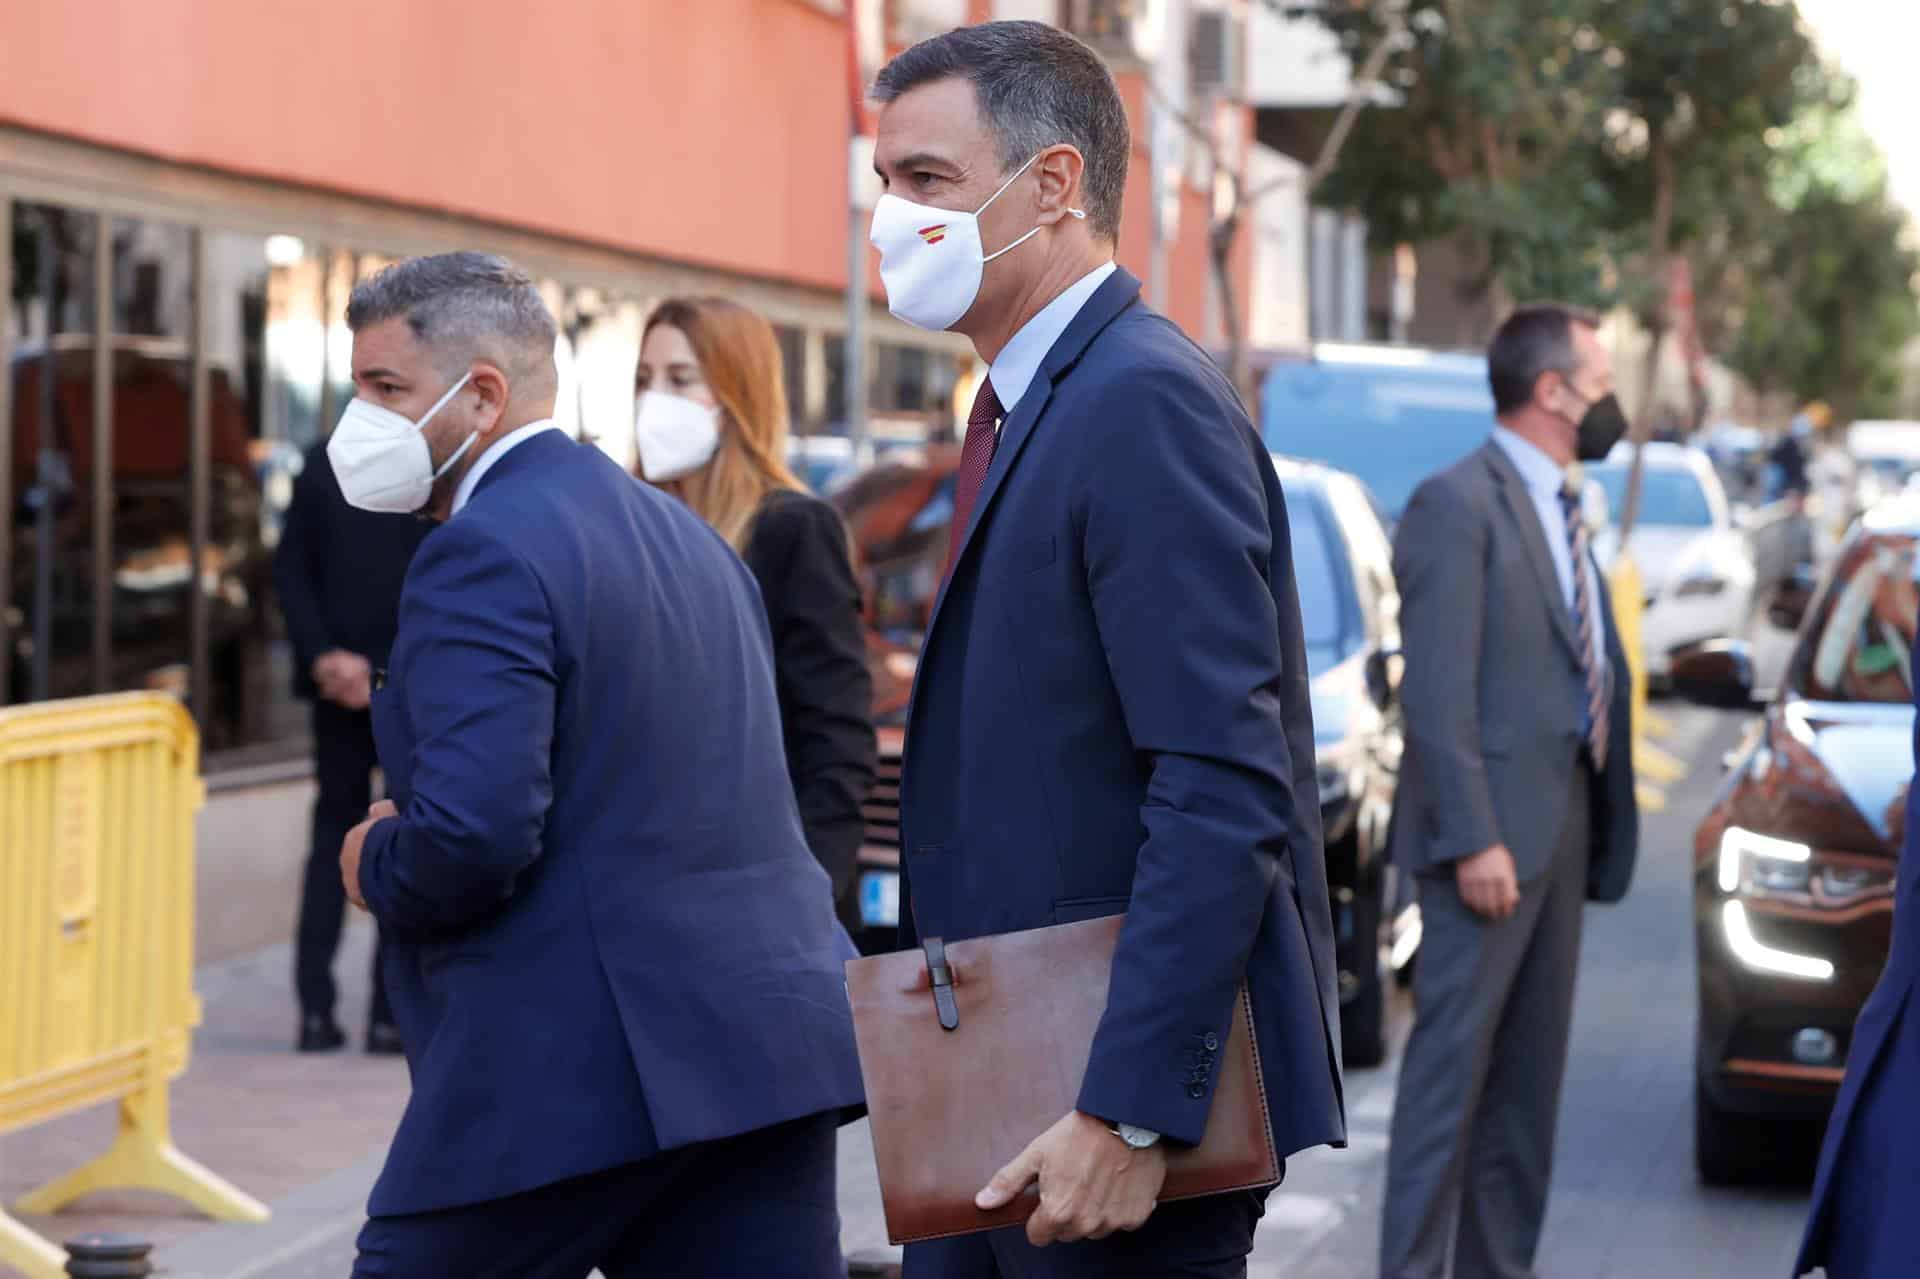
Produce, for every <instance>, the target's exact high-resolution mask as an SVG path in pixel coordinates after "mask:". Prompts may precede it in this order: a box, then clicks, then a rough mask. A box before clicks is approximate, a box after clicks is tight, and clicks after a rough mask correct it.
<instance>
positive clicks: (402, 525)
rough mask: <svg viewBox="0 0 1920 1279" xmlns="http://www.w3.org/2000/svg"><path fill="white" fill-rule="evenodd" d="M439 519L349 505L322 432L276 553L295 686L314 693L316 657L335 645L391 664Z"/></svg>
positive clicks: (377, 662) (297, 487)
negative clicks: (404, 603)
mask: <svg viewBox="0 0 1920 1279" xmlns="http://www.w3.org/2000/svg"><path fill="white" fill-rule="evenodd" d="M433 527H434V526H433V525H432V524H431V523H430V522H428V521H426V520H422V519H416V518H414V517H413V516H411V515H376V514H374V513H372V512H370V511H363V510H360V509H359V508H358V507H354V506H349V505H348V504H347V499H346V497H345V496H344V495H343V494H342V493H341V492H340V484H339V481H337V480H335V479H334V477H333V464H332V463H331V462H329V461H328V460H327V446H326V442H325V441H324V440H323V441H321V442H320V443H319V444H316V445H314V446H313V447H312V448H311V449H309V450H308V451H307V461H306V466H305V468H304V469H303V470H301V472H300V478H299V479H297V480H295V481H294V482H293V503H292V505H291V506H289V507H288V509H287V522H286V526H285V527H284V528H283V529H281V531H280V546H279V549H278V550H276V551H275V552H274V557H273V583H274V588H275V589H276V590H277V591H278V592H279V594H280V612H281V614H282V615H283V616H284V617H285V618H286V620H287V635H288V638H289V639H291V640H292V641H293V691H294V695H295V696H296V697H304V698H309V699H310V698H312V697H313V696H314V695H315V692H316V690H315V689H314V686H313V676H312V674H311V672H312V670H313V662H314V659H315V658H317V657H319V656H320V655H321V654H322V653H326V652H330V651H332V650H333V649H336V648H338V649H345V650H346V651H347V652H349V653H358V654H360V655H361V656H362V657H364V658H366V659H367V660H368V661H370V662H372V663H373V664H374V666H376V667H380V666H385V665H386V664H387V654H388V653H389V652H390V651H392V649H393V635H394V632H395V630H397V629H398V628H399V625H400V587H401V584H402V583H403V582H405V581H406V578H407V565H408V564H410V563H412V562H413V553H414V551H415V550H417V549H418V548H419V546H420V542H421V539H423V538H425V537H426V535H427V534H428V533H429V532H431V531H432V530H433Z"/></svg>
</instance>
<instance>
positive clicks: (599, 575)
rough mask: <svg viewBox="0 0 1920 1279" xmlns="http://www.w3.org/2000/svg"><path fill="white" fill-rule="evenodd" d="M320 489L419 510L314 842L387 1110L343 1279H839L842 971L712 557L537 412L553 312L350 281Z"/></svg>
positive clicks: (754, 656) (506, 297)
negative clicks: (380, 967)
mask: <svg viewBox="0 0 1920 1279" xmlns="http://www.w3.org/2000/svg"><path fill="white" fill-rule="evenodd" d="M347 322H348V325H349V327H350V328H351V329H352V330H353V332H354V347H353V366H354V383H355V387H356V389H357V392H358V398H356V400H355V401H354V403H353V404H352V405H351V406H349V408H348V410H347V413H346V414H345V416H344V417H343V419H342V421H341V424H340V426H339V428H338V429H337V430H336V431H335V432H334V435H333V438H332V441H331V443H330V445H329V455H330V457H331V459H332V461H333V464H334V470H335V472H336V474H337V475H338V476H339V479H340V484H341V488H342V491H343V492H344V493H345V494H346V496H347V498H348V500H349V501H352V502H354V503H355V505H358V506H361V507H364V508H368V509H375V510H402V509H411V508H416V507H421V508H424V509H425V511H426V512H427V513H428V514H429V515H431V516H433V517H434V518H436V519H440V520H443V521H445V522H444V524H443V525H442V527H441V528H440V529H439V530H438V531H436V532H435V533H434V535H433V536H432V537H431V538H429V539H428V540H427V542H426V543H425V545H424V546H423V547H422V549H421V552H420V554H419V555H418V556H417V557H416V558H415V560H414V562H413V566H412V568H411V570H410V571H409V573H408V575H407V582H406V587H405V591H404V594H403V595H402V599H401V607H400V633H399V637H398V639H397V641H396V643H395V646H394V652H393V658H392V661H391V664H390V667H389V669H388V670H387V672H386V673H385V678H384V681H383V687H381V688H380V689H379V690H378V691H376V692H375V693H374V697H373V717H374V732H375V736H376V738H377V740H378V744H379V750H380V761H381V764H382V766H383V767H384V768H385V770H386V774H387V778H388V783H389V790H390V793H391V795H392V802H391V803H390V804H388V803H383V804H380V805H376V806H375V808H374V810H373V812H372V814H371V815H370V818H369V821H367V822H366V823H363V824H362V825H360V826H358V827H356V828H355V829H354V830H353V832H352V833H351V834H350V835H349V836H348V838H347V840H346V843H345V845H344V846H343V848H342V850H341V869H342V874H343V878H344V880H345V882H346V887H347V892H348V895H349V897H351V898H352V899H353V900H355V901H356V902H357V903H360V904H363V905H364V906H365V907H366V908H367V909H368V910H370V911H371V912H372V913H373V915H374V917H375V918H376V919H378V920H379V922H380V925H381V928H382V930H383V932H384V933H385V935H386V937H387V938H388V954H387V963H386V978H387V990H388V993H389V996H390V998H391V1000H392V1002H393V1008H394V1013H395V1016H396V1018H397V1020H398V1022H399V1025H400V1031H401V1036H402V1039H403V1041H404V1043H405V1046H406V1053H407V1061H408V1065H409V1067H410V1068H411V1070H412V1074H413V1085H414V1087H413V1096H412V1099H411V1101H410V1102H409V1104H408V1106H407V1111H406V1114H405V1116H404V1117H403V1118H402V1120H401V1123H400V1130H399V1132H398V1133H397V1134H396V1136H395V1137H394V1141H393V1147H392V1150H391V1152H390V1153H389V1155H388V1158H387V1165H386V1169H385V1171H384V1172H383V1173H382V1175H381V1177H380V1180H379V1182H378V1184H377V1185H376V1186H375V1187H374V1190H373V1196H372V1201H371V1203H370V1205H369V1212H370V1214H371V1217H372V1220H371V1221H369V1222H368V1224H367V1226H366V1228H365V1230H364V1231H363V1232H362V1234H361V1237H360V1259H359V1263H358V1266H357V1267H356V1269H355V1272H354V1273H355V1274H356V1275H404V1276H423V1277H424V1276H443V1275H460V1276H463V1277H466V1276H493V1275H498V1276H509V1275H511V1276H554V1277H555V1279H560V1277H566V1279H575V1277H577V1276H584V1275H585V1274H587V1273H588V1272H589V1271H590V1270H591V1269H593V1268H594V1267H596V1266H597V1267H598V1268H599V1269H600V1270H601V1271H602V1272H603V1273H604V1274H605V1275H607V1276H608V1277H609V1279H621V1277H622V1276H640V1275H669V1274H695V1273H698V1274H717V1275H743V1276H744V1275H768V1274H779V1275H793V1276H801V1277H803V1279H827V1277H828V1276H835V1277H836V1279H839V1277H840V1276H844V1274H845V1269H844V1267H843V1266H842V1264H841V1261H840V1254H839V1244H838V1219H837V1215H836V1211H835V1204H834V1191H835V1175H834V1151H835V1129H836V1128H837V1126H838V1122H839V1117H840V1115H841V1113H842V1112H843V1110H844V1109H845V1108H847V1107H849V1106H850V1105H855V1104H857V1103H858V1102H859V1099H860V1086H859V1076H858V1066H857V1062H856V1059H855V1054H854V1049H853V1040H852V1024H851V1018H850V1016H849V1013H848V1010H847V1003H846V995H845V987H844V975H843V971H842V964H843V963H844V962H845V960H846V959H847V958H848V957H850V956H851V955H852V953H853V950H852V946H851V945H850V943H849V942H848V941H847V939H846V935H845V933H844V932H843V931H842V930H841V928H840V926H839V924H838V922H837V920H836V919H835V917H834V909H833V900H832V893H831V891H830V889H829V887H828V883H827V878H826V874H825V872H824V871H822V870H821V869H820V867H819V864H818V863H817V862H815V861H814V859H813V857H812V855H811V854H810V853H809V852H808V851H807V845H806V842H805V839H804V837H803V836H802V834H801V828H800V821H799V816H798V813H797V811H796V809H795V807H794V801H793V790H792V787H791V786H790V785H789V784H788V782H787V774H786V763H785V758H784V755H783V753H782V748H781V736H780V715H779V708H778V703H777V701H776V699H775V696H774V684H773V667H772V659H771V656H770V641H769V638H768V634H767V625H766V617H765V613H764V611H763V610H762V608H761V607H760V601H759V598H758V596H757V594H756V591H755V588H754V585H753V579H752V577H751V576H750V575H749V573H748V572H747V570H746V568H745V567H744V566H743V565H742V564H741V563H740V561H739V560H738V559H736V558H735V557H734V556H733V554H732V553H731V552H729V551H728V549H727V548H726V546H725V544H724V543H723V542H722V541H721V540H720V539H719V537H718V536H717V535H715V534H714V533H713V532H712V531H711V530H710V529H708V528H707V527H706V525H705V524H703V523H702V522H701V521H700V520H699V519H698V518H696V517H695V516H693V515H690V514H689V513H688V512H687V511H686V509H685V508H684V507H683V506H682V505H681V504H680V503H678V502H676V501H674V500H672V499H671V498H668V497H665V496H663V495H662V494H660V493H658V492H656V491H654V490H652V489H650V488H648V487H647V486H645V485H642V484H638V483H635V482H634V481H633V480H632V479H631V478H630V477H629V476H628V475H626V474H625V473H624V472H623V471H622V470H621V469H620V468H619V467H618V466H617V465H615V464H614V463H613V462H612V461H611V460H610V459H608V458H606V457H605V456H603V455H602V454H600V453H599V452H598V451H597V450H595V449H592V448H590V447H584V446H580V445H576V444H575V443H574V442H573V441H572V440H570V439H568V438H567V436H566V435H564V434H563V433H562V432H560V431H559V430H556V429H554V426H553V423H552V421H551V416H552V411H553V401H554V391H555V385H556V375H555V369H554V363H553V346H554V324H553V319H552V317H551V316H550V315H549V314H548V312H547V310H546V308H545V307H544V305H543V304H542V303H541V301H540V297H539V294H538V293H537V292H536V291H535V289H534V287H533V285H532V284H531V283H530V282H529V281H528V280H527V278H526V277H525V276H524V275H522V274H520V273H519V272H518V271H516V270H515V269H513V268H512V267H511V266H509V265H508V264H507V263H505V262H503V261H501V260H499V259H497V258H492V257H487V256H484V255H479V254H450V255H445V256H442V257H434V258H421V259H415V260H412V261H408V262H404V263H401V264H399V265H396V266H394V267H391V268H389V269H388V270H387V271H385V272H383V273H381V274H380V275H379V276H376V277H375V278H374V279H372V280H370V281H368V282H366V283H364V284H362V285H361V286H360V287H359V288H358V289H356V290H355V292H354V295H353V298H352V300H351V303H350V304H349V307H348V311H347Z"/></svg>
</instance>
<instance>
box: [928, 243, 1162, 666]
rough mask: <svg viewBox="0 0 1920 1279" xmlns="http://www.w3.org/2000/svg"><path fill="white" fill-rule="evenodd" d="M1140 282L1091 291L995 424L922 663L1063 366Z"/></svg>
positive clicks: (1122, 276) (1117, 276)
mask: <svg viewBox="0 0 1920 1279" xmlns="http://www.w3.org/2000/svg"><path fill="white" fill-rule="evenodd" d="M1139 293H1140V281H1138V280H1136V279H1134V278H1133V277H1132V276H1131V275H1129V274H1127V272H1126V270H1125V269H1124V268H1116V269H1115V270H1114V272H1113V274H1112V275H1110V276H1108V277H1107V279H1106V282H1105V283H1103V284H1101V286H1100V287H1099V288H1098V289H1096V290H1094V294H1093V296H1092V297H1090V298H1088V299H1087V303H1086V305H1085V306H1083V307H1081V308H1080V312H1079V314H1078V315H1076V316H1074V317H1073V322H1072V323H1070V324H1068V325H1067V329H1066V332H1064V333H1062V334H1061V335H1060V340H1059V341H1057V342H1055V343H1054V344H1053V347H1052V349H1050V350H1049V351H1048V352H1047V358H1046V359H1045V360H1043V361H1041V363H1040V369H1039V371H1038V372H1036V373H1035V374H1034V375H1033V381H1032V383H1031V384H1029V385H1028V387H1027V390H1026V394H1024V395H1022V396H1021V397H1020V402H1019V403H1018V404H1016V405H1015V406H1014V408H1013V412H1012V413H1010V414H1008V415H1007V419H1006V421H1004V422H1002V423H1001V424H1000V442H999V443H998V444H997V445H995V446H994V450H993V463H992V465H990V466H988V468H987V475H986V479H984V480H983V481H982V482H981V484H980V495H979V496H978V497H977V498H975V499H974V503H973V511H972V514H971V516H970V517H969V518H968V520H967V528H966V532H965V533H963V534H962V535H961V538H960V549H959V550H958V551H956V552H955V553H954V556H953V566H952V569H951V571H950V572H949V573H948V575H947V580H946V581H945V582H943V583H942V584H941V586H940V594H939V596H938V597H937V598H936V599H935V600H934V602H933V615H932V616H931V617H930V618H929V619H928V620H927V644H923V645H922V651H921V664H922V667H923V668H924V666H925V661H926V653H925V649H926V647H927V645H930V644H931V643H932V640H933V633H934V630H935V628H936V627H937V625H938V623H939V620H940V611H941V607H942V605H944V604H945V603H946V600H947V592H948V590H950V589H951V588H952V586H953V583H954V582H955V581H957V580H959V577H960V566H961V564H962V563H963V562H965V560H966V558H967V551H968V549H969V548H970V547H971V546H972V545H973V543H974V539H975V538H976V537H978V536H979V532H980V527H981V525H983V524H984V523H985V522H986V518H987V512H988V510H990V509H991V508H992V506H993V499H994V498H995V497H996V496H998V495H999V492H1000V487H1001V485H1002V484H1003V483H1004V482H1005V481H1006V478H1007V473H1008V472H1009V471H1011V470H1012V469H1013V466H1014V463H1015V462H1017V461H1019V460H1020V453H1021V451H1022V450H1023V449H1025V448H1026V446H1027V440H1028V439H1029V438H1030V437H1031V436H1032V435H1033V428H1034V426H1035V425H1036V424H1037V423H1038V422H1039V421H1040V417H1041V415H1042V414H1043V413H1045V412H1046V408H1047V403H1048V401H1050V400H1051V399H1052V398H1053V384H1054V382H1055V381H1056V380H1058V379H1059V378H1060V377H1062V376H1064V375H1065V374H1066V372H1067V370H1069V369H1071V368H1072V367H1073V365H1074V364H1075V363H1076V362H1077V361H1078V360H1079V359H1080V357H1081V355H1082V354H1084V353H1085V352H1086V349H1087V347H1088V346H1089V345H1091V344H1092V342H1093V339H1094V338H1095V337H1097V336H1098V335H1099V334H1100V331H1101V330H1102V329H1105V328H1106V327H1107V325H1109V324H1111V323H1113V321H1114V320H1115V319H1116V318H1118V317H1119V315H1120V313H1121V312H1122V311H1124V310H1126V309H1127V308H1128V307H1129V306H1131V305H1133V300H1134V299H1135V298H1136V297H1137V296H1139Z"/></svg>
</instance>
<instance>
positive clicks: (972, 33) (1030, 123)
mask: <svg viewBox="0 0 1920 1279" xmlns="http://www.w3.org/2000/svg"><path fill="white" fill-rule="evenodd" d="M956 76H957V77H959V78H961V79H964V80H966V81H968V82H969V83H971V84H972V85H973V93H974V99H975V101H976V102H978V103H979V106H980V114H981V116H982V117H983V118H984V119H985V120H986V123H987V127H988V129H989V130H991V131H992V133H993V136H994V139H995V141H996V142H997V143H998V149H999V153H1000V171H1001V172H1002V173H1003V174H1004V173H1010V172H1012V171H1013V170H1014V169H1017V168H1018V167H1020V166H1021V165H1023V164H1025V163H1026V162H1027V161H1028V160H1031V159H1032V158H1033V157H1034V156H1035V155H1037V154H1039V153H1040V152H1041V151H1043V150H1045V149H1046V148H1048V147H1051V146H1058V145H1059V144H1061V143H1063V142H1064V143H1068V144H1070V145H1072V146H1073V147H1075V148H1076V149H1078V150H1079V152H1080V156H1081V158H1082V159H1083V160H1085V161H1086V172H1085V176H1084V179H1083V185H1084V186H1085V188H1086V201H1087V209H1086V213H1087V220H1088V221H1089V222H1091V223H1092V224H1093V229H1094V230H1095V231H1096V232H1098V233H1099V234H1101V235H1103V236H1105V237H1107V238H1108V239H1114V240H1117V239H1118V238H1119V236H1120V208H1121V203H1122V199H1123V197H1124V195H1125V193H1126V189H1127V157H1128V156H1129V154H1130V153H1131V150H1132V145H1133V144H1132V141H1131V136H1130V134H1129V132H1128V129H1127V108H1126V105H1125V104H1124V103H1122V102H1121V101H1120V92H1119V90H1118V89H1116V88H1114V85H1113V76H1112V75H1111V74H1110V73H1109V72H1108V71H1107V65H1106V63H1104V62H1102V61H1101V60H1100V55H1099V54H1097V53H1095V52H1094V51H1093V50H1092V49H1089V48H1088V47H1087V46H1086V45H1084V44H1082V43H1081V42H1080V41H1078V40H1076V39H1074V38H1073V37H1072V36H1070V35H1068V34H1067V33H1066V32H1064V31H1061V30H1059V29H1057V28H1055V27H1050V26H1048V25H1047V24H1046V23H1044V22H986V23H982V24H981V25H979V26H975V27H961V28H960V29H959V30H957V31H949V32H948V33H947V34H946V35H943V36H935V37H933V38H932V39H931V40H923V41H921V42H920V43H919V44H916V45H914V46H913V47H912V48H911V49H908V50H907V51H906V52H905V53H903V54H901V55H900V56H899V57H897V58H895V59H894V60H893V61H892V62H889V63H888V64H887V65H886V68H885V69H884V70H883V71H881V72H880V75H879V78H878V79H876V80H875V81H874V83H873V97H874V99H875V100H876V101H878V102H892V101H893V100H894V99H896V98H898V97H900V96H901V95H902V94H905V93H906V92H908V91H909V90H911V89H917V88H919V87H920V86H921V85H923V84H931V83H933V82H934V81H937V80H947V79H952V78H954V77H956Z"/></svg>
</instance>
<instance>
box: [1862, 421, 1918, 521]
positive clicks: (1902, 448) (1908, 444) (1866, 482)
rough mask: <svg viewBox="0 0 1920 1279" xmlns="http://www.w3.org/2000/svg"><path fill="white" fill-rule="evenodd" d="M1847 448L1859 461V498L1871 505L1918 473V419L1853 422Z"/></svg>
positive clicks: (1896, 490) (1899, 490) (1891, 494)
mask: <svg viewBox="0 0 1920 1279" xmlns="http://www.w3.org/2000/svg"><path fill="white" fill-rule="evenodd" d="M1847 452H1849V453H1851V454H1852V455H1853V460H1854V461H1855V462H1856V463H1858V464H1859V468H1860V470H1859V479H1860V489H1861V493H1860V500H1861V501H1862V502H1864V503H1866V504H1867V505H1873V504H1874V503H1876V502H1878V501H1879V500H1880V499H1882V498H1885V497H1891V496H1893V495H1895V494H1898V493H1900V492H1901V491H1902V490H1904V489H1905V488H1906V487H1907V483H1908V481H1909V480H1911V479H1913V477H1914V476H1915V475H1920V422H1880V421H1868V422H1855V423H1854V424H1853V425H1852V426H1849V427H1848V428H1847Z"/></svg>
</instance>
